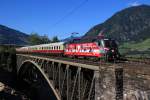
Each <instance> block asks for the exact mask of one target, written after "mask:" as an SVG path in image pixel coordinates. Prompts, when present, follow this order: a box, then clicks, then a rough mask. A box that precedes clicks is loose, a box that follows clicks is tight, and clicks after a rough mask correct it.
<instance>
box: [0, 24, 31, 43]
mask: <svg viewBox="0 0 150 100" xmlns="http://www.w3.org/2000/svg"><path fill="white" fill-rule="evenodd" d="M27 38H28V35H27V34H25V33H23V32H20V31H17V30H14V29H11V28H8V27H6V26H3V25H0V44H16V45H25V44H27Z"/></svg>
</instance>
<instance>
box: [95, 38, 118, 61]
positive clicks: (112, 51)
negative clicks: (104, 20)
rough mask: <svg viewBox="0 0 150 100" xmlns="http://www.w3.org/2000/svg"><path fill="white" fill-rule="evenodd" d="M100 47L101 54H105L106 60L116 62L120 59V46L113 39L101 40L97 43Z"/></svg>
mask: <svg viewBox="0 0 150 100" xmlns="http://www.w3.org/2000/svg"><path fill="white" fill-rule="evenodd" d="M97 42H98V45H99V46H100V48H101V49H100V53H103V55H104V57H105V58H106V60H115V59H119V58H120V53H119V51H118V46H117V44H116V42H115V40H113V39H100V40H98V41H97Z"/></svg>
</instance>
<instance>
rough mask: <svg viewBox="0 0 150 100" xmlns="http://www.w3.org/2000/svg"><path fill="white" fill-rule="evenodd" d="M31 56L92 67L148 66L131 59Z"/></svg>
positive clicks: (149, 60)
mask: <svg viewBox="0 0 150 100" xmlns="http://www.w3.org/2000/svg"><path fill="white" fill-rule="evenodd" d="M29 55H32V56H38V57H44V58H52V59H56V60H64V61H70V62H75V63H82V64H88V65H94V66H112V65H114V64H115V65H116V64H117V65H120V66H135V65H141V64H142V65H149V66H150V59H135V58H134V59H133V58H132V59H131V58H126V60H125V59H124V60H115V61H111V62H106V61H104V60H96V59H83V58H67V57H61V56H47V55H37V54H36V55H35V54H34V55H33V54H29Z"/></svg>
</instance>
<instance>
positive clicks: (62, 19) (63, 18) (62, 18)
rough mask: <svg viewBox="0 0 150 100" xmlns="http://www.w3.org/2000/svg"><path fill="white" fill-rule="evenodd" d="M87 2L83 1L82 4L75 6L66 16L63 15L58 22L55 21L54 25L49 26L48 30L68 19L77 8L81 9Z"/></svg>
mask: <svg viewBox="0 0 150 100" xmlns="http://www.w3.org/2000/svg"><path fill="white" fill-rule="evenodd" d="M88 1H89V0H84V1H83V2H81V3H80V4H79V5H78V6H76V7H75V8H74V9H72V10H71V11H70V12H68V13H67V14H66V15H64V16H63V17H61V18H60V19H59V20H58V21H56V23H54V24H53V25H51V26H50V28H53V27H55V26H57V25H58V24H59V23H61V22H63V21H64V20H65V19H66V18H68V17H69V16H71V15H72V14H73V13H75V12H76V11H77V10H78V9H79V8H81V7H82V6H83V5H84V4H86V3H87V2H88Z"/></svg>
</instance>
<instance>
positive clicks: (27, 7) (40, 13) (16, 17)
mask: <svg viewBox="0 0 150 100" xmlns="http://www.w3.org/2000/svg"><path fill="white" fill-rule="evenodd" d="M141 4H148V5H150V0H0V24H2V25H6V26H8V27H11V28H14V29H17V30H19V31H22V32H24V33H28V34H30V33H31V32H37V33H39V34H40V35H44V34H47V35H48V36H49V37H53V36H56V35H57V36H58V37H59V38H61V39H62V38H66V37H69V36H70V33H72V32H79V33H80V34H81V35H83V34H84V33H86V32H87V31H88V30H89V29H90V28H91V27H93V26H94V25H96V24H99V23H102V22H104V21H105V20H106V19H108V18H109V17H111V16H112V15H113V14H114V13H115V12H117V11H120V10H122V9H124V8H127V7H129V6H137V5H141Z"/></svg>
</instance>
